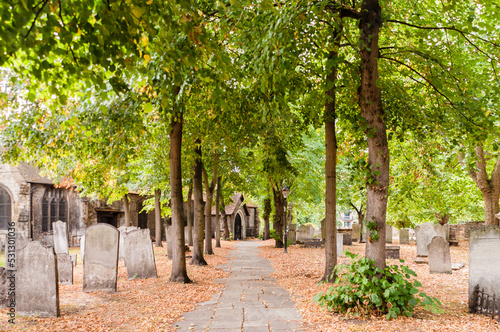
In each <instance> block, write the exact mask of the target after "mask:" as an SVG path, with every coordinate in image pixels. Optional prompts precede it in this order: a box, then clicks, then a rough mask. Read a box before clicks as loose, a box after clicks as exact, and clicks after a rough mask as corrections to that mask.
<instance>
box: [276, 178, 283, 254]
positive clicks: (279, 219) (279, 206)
mask: <svg viewBox="0 0 500 332" xmlns="http://www.w3.org/2000/svg"><path fill="white" fill-rule="evenodd" d="M273 198H274V223H273V226H274V230H275V234H276V244H275V248H283V216H284V213H285V210H284V208H285V201H284V199H283V195H282V194H281V189H280V188H275V187H274V186H273Z"/></svg>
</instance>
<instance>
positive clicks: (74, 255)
mask: <svg viewBox="0 0 500 332" xmlns="http://www.w3.org/2000/svg"><path fill="white" fill-rule="evenodd" d="M69 257H70V258H71V261H72V262H73V267H75V266H76V263H77V261H78V257H77V255H76V254H71V255H69Z"/></svg>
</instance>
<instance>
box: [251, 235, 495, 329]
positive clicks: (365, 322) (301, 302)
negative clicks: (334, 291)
mask: <svg viewBox="0 0 500 332" xmlns="http://www.w3.org/2000/svg"><path fill="white" fill-rule="evenodd" d="M396 244H397V243H396ZM467 246H468V243H462V242H461V243H460V246H459V247H451V248H450V249H451V261H452V262H464V263H466V264H468V253H469V252H468V247H467ZM261 248H262V256H263V257H265V258H268V259H270V260H271V261H272V265H273V268H274V270H275V272H274V273H273V274H272V276H273V277H275V278H277V279H278V283H279V284H280V285H281V286H282V287H284V288H285V289H287V290H288V291H289V292H290V295H291V297H292V299H293V300H294V301H295V303H296V306H297V308H298V309H299V310H300V312H301V313H302V315H303V317H304V318H303V321H304V327H305V329H306V330H307V331H322V332H326V331H370V332H374V331H500V324H499V323H497V322H496V321H494V320H492V319H491V318H488V317H486V316H481V315H473V314H469V313H468V273H469V270H468V269H469V267H468V265H466V266H465V267H463V268H462V269H460V270H458V271H453V274H451V275H450V274H430V273H429V267H428V265H427V264H415V263H414V262H413V259H414V258H415V257H416V246H415V244H414V242H413V244H412V245H401V258H402V259H404V260H405V263H404V264H405V265H408V266H409V267H410V268H411V269H412V270H414V271H415V272H416V273H417V276H418V277H417V279H418V280H419V281H420V282H421V283H422V288H421V290H422V291H424V292H425V293H426V294H427V295H430V296H433V297H436V298H438V299H439V300H440V301H441V303H442V304H443V309H444V312H443V313H441V314H433V313H432V312H430V311H425V310H423V309H422V308H416V310H415V312H414V315H413V317H404V318H398V319H395V320H390V321H389V320H386V319H385V318H383V317H364V318H359V317H358V318H355V317H345V316H343V315H339V314H335V313H330V312H328V311H327V310H326V309H324V308H322V307H319V306H318V305H317V304H316V303H314V302H313V301H312V298H313V297H314V295H315V294H316V293H318V292H320V291H323V292H324V291H325V290H326V289H327V288H328V287H329V285H328V284H321V285H318V281H319V280H320V279H321V277H322V276H323V273H324V268H325V251H324V248H321V249H317V248H301V247H300V246H299V245H294V246H291V247H289V249H288V254H284V253H283V249H276V248H274V240H268V241H265V242H263V246H262V247H261ZM344 250H349V251H350V252H353V253H355V254H363V255H364V252H365V245H364V244H359V243H354V242H353V246H344ZM345 261H346V258H339V263H340V262H345ZM388 264H399V261H398V260H388Z"/></svg>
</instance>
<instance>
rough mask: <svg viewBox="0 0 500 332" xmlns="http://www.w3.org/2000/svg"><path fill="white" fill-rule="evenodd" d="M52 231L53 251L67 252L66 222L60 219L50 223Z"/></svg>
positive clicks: (58, 252) (57, 252)
mask: <svg viewBox="0 0 500 332" xmlns="http://www.w3.org/2000/svg"><path fill="white" fill-rule="evenodd" d="M52 230H53V232H54V251H55V252H56V255H57V254H69V249H68V232H67V224H66V223H65V222H62V221H60V220H59V221H56V222H53V223H52Z"/></svg>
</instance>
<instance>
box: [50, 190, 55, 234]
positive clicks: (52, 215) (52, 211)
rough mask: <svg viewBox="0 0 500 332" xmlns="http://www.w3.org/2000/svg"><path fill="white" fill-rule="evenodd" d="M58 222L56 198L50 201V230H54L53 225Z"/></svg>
mask: <svg viewBox="0 0 500 332" xmlns="http://www.w3.org/2000/svg"><path fill="white" fill-rule="evenodd" d="M56 221H57V199H56V198H55V197H54V198H52V200H51V201H50V222H49V230H52V223H53V222H56Z"/></svg>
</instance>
